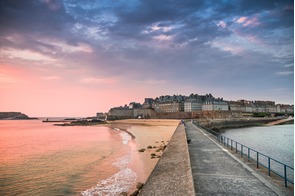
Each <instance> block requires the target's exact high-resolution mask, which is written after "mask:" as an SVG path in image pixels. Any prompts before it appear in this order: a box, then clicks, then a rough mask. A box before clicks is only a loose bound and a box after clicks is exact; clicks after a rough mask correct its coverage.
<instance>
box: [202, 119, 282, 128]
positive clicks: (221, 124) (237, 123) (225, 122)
mask: <svg viewBox="0 0 295 196" xmlns="http://www.w3.org/2000/svg"><path fill="white" fill-rule="evenodd" d="M275 120H277V119H276V118H238V119H198V120H197V122H198V123H199V125H201V126H204V127H207V128H210V129H212V128H218V129H221V128H237V127H245V126H255V125H261V124H265V123H269V122H272V121H275Z"/></svg>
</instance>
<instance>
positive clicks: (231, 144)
mask: <svg viewBox="0 0 295 196" xmlns="http://www.w3.org/2000/svg"><path fill="white" fill-rule="evenodd" d="M192 123H193V124H194V125H195V126H198V127H200V128H202V129H204V130H206V131H207V132H209V133H211V135H213V136H214V137H215V138H216V140H217V141H218V142H220V143H221V144H222V145H223V146H225V147H227V148H230V149H231V150H234V151H235V152H236V153H239V154H240V156H241V157H243V156H247V158H248V161H250V160H252V161H254V162H256V167H257V168H259V165H260V166H263V167H264V168H266V169H267V170H268V175H269V176H270V174H271V172H272V173H273V174H276V175H277V176H279V177H281V178H283V179H284V182H285V187H287V186H288V182H289V183H291V184H294V168H293V167H291V166H288V165H286V164H284V163H282V162H280V161H278V160H276V159H274V158H271V157H269V156H267V155H265V154H263V153H260V152H258V151H257V150H254V149H252V148H250V147H248V146H246V145H244V144H241V143H239V142H237V141H235V140H233V139H230V138H228V137H225V136H223V135H222V134H220V133H217V132H215V131H213V130H211V129H208V128H206V127H203V126H201V125H199V124H197V123H196V122H195V121H192ZM238 146H239V147H240V148H238ZM251 152H252V155H251ZM263 159H264V160H266V163H265V162H263ZM271 163H272V164H271ZM274 163H277V164H276V165H275V164H274ZM272 165H273V166H272ZM279 167H283V171H281V173H280V172H279V171H278V168H279ZM288 171H289V172H288ZM290 176H293V177H292V179H291V177H290Z"/></svg>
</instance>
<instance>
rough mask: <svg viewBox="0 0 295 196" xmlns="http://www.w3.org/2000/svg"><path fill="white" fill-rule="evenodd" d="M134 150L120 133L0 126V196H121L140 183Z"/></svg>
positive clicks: (14, 123)
mask: <svg viewBox="0 0 295 196" xmlns="http://www.w3.org/2000/svg"><path fill="white" fill-rule="evenodd" d="M136 148H137V147H136V144H134V142H133V141H132V139H131V136H130V135H129V134H128V133H126V132H124V131H121V130H119V129H111V128H107V127H103V126H67V127H62V126H54V125H53V124H52V123H42V121H41V120H1V121H0V195H85V196H86V195H119V193H121V192H126V191H128V190H130V188H131V187H132V186H134V183H135V182H136V180H137V178H138V174H137V173H135V172H134V171H133V170H132V168H131V167H130V164H131V163H132V161H133V160H134V159H136V156H137V155H136V154H138V153H134V152H137V150H136Z"/></svg>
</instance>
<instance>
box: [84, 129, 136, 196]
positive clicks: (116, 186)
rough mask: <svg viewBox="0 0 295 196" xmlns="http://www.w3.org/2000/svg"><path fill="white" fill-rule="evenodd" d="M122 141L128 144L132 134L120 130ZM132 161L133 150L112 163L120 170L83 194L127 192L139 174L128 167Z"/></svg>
mask: <svg viewBox="0 0 295 196" xmlns="http://www.w3.org/2000/svg"><path fill="white" fill-rule="evenodd" d="M120 136H121V138H122V143H123V144H124V145H128V143H129V141H131V139H132V138H131V136H130V135H129V134H128V133H126V132H124V131H121V132H120ZM130 162H131V152H129V153H128V154H127V155H125V156H123V157H121V158H119V159H118V160H117V161H116V162H114V163H113V164H112V165H114V166H115V167H117V168H118V169H119V171H118V172H117V173H115V174H114V175H112V176H111V177H109V178H107V179H105V180H101V181H99V182H98V183H97V185H96V186H95V187H92V188H90V189H88V190H86V191H83V192H81V194H82V195H83V196H91V195H99V196H103V195H110V196H114V195H119V194H120V193H121V192H127V191H128V190H129V189H130V188H131V187H132V185H133V184H134V183H135V182H136V180H137V177H138V176H137V174H136V173H135V172H134V171H132V170H131V169H130V168H128V164H129V163H130Z"/></svg>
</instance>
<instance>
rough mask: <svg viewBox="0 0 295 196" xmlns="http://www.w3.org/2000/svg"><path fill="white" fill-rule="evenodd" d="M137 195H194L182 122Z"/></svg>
mask: <svg viewBox="0 0 295 196" xmlns="http://www.w3.org/2000/svg"><path fill="white" fill-rule="evenodd" d="M139 195H141V196H145V195H147V196H149V195H192V196H193V195H195V190H194V184H193V177H192V170H191V165H190V158H189V152H188V146H187V138H186V133H185V128H184V125H183V124H181V125H179V126H178V127H177V129H176V130H175V132H174V134H173V136H172V137H171V139H170V142H169V144H168V145H167V147H166V149H165V151H164V153H163V155H162V157H161V159H160V160H159V162H158V163H157V165H156V166H155V168H154V170H153V171H152V173H151V175H150V176H149V178H148V180H147V182H146V183H145V185H144V187H143V189H142V190H141V192H140V194H139Z"/></svg>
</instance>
